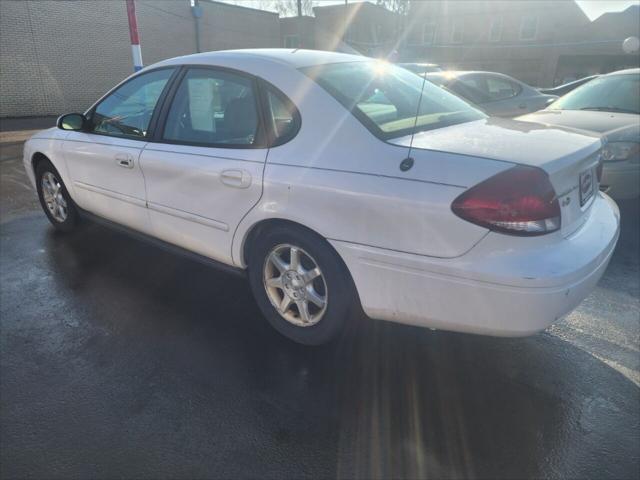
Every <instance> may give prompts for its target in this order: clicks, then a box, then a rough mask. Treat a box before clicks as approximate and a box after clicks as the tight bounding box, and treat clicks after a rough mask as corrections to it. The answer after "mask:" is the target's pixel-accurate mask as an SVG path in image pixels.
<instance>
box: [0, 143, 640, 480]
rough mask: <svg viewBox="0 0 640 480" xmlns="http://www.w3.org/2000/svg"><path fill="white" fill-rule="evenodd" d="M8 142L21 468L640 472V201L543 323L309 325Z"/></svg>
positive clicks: (1, 462)
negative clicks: (274, 315)
mask: <svg viewBox="0 0 640 480" xmlns="http://www.w3.org/2000/svg"><path fill="white" fill-rule="evenodd" d="M20 156H21V145H20V144H19V143H18V142H14V143H6V144H5V146H4V147H3V149H2V160H1V161H0V198H1V201H0V326H1V328H0V426H1V428H0V447H1V448H0V468H1V471H0V474H1V476H2V477H3V478H16V477H20V478H27V477H28V478H61V477H64V478H70V477H73V478H87V477H92V478H116V477H125V478H159V477H167V478H202V477H224V478H236V477H254V478H255V477H260V478H283V477H286V478H320V477H342V478H354V477H356V478H372V477H381V478H392V477H393V478H401V477H408V478H416V477H429V478H454V477H469V478H482V477H485V478H486V477H492V478H523V477H527V478H532V477H573V478H598V479H602V478H616V479H617V478H637V477H638V474H639V472H640V457H639V455H640V388H639V385H640V353H639V348H640V262H639V250H640V234H639V233H640V231H639V230H640V225H639V222H640V208H639V205H638V202H626V203H624V204H621V209H622V221H623V223H622V226H623V231H622V236H621V239H620V242H619V245H618V248H617V250H616V253H615V255H614V257H613V260H612V262H611V264H610V266H609V268H608V270H607V272H606V274H605V276H604V277H603V279H602V280H601V282H600V284H599V285H598V287H597V289H596V290H595V291H594V292H593V294H592V295H591V296H590V297H589V298H587V300H585V302H584V303H583V304H582V305H581V306H580V307H579V308H578V310H576V311H575V312H574V313H572V314H571V315H570V316H569V317H568V318H567V319H565V320H563V321H562V322H561V323H559V324H558V325H555V326H553V327H552V328H550V329H549V330H548V331H546V332H543V333H541V334H538V335H536V336H533V337H529V338H524V339H496V338H488V337H479V336H472V335H463V334H453V333H446V332H438V331H430V330H425V329H418V328H412V327H406V326H400V325H393V324H390V323H385V322H378V321H367V320H364V319H363V320H362V321H359V322H356V323H354V325H352V327H351V328H350V329H349V332H348V333H347V334H346V335H345V336H344V337H343V338H342V339H341V340H340V341H339V342H336V343H334V344H331V345H328V346H326V347H322V348H308V347H301V346H297V345H294V344H292V343H290V342H288V341H287V340H285V339H283V338H281V337H279V336H278V334H276V333H275V332H274V331H272V330H271V328H270V327H269V326H268V325H267V324H266V322H265V321H264V320H263V319H262V318H261V316H260V313H259V311H258V309H257V307H256V305H255V304H254V302H253V300H252V297H251V294H250V292H249V290H248V287H247V285H246V283H245V281H244V280H243V279H241V278H236V277H234V276H229V275H228V274H224V273H220V272H217V271H215V270H212V269H210V268H208V267H205V266H203V265H200V264H198V263H194V262H192V261H190V260H186V259H184V258H180V257H176V256H174V255H172V254H170V253H167V252H165V251H163V250H160V249H158V248H156V247H153V246H149V245H147V244H144V243H141V242H140V241H138V240H134V239H131V238H129V237H126V236H124V235H122V234H120V233H115V232H112V231H110V230H107V229H105V228H103V227H100V226H98V225H92V224H88V225H85V226H84V227H83V228H81V229H80V230H79V231H77V232H75V233H73V234H71V235H59V234H57V233H55V232H54V231H53V228H52V227H51V226H50V225H49V223H48V222H47V220H46V218H45V216H44V214H43V213H41V212H40V210H39V206H38V204H37V201H36V197H35V193H34V192H33V191H32V190H31V188H30V186H29V185H28V183H27V179H26V176H25V175H24V172H23V171H22V164H21V159H20Z"/></svg>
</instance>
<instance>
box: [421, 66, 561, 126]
mask: <svg viewBox="0 0 640 480" xmlns="http://www.w3.org/2000/svg"><path fill="white" fill-rule="evenodd" d="M426 78H427V80H429V81H431V82H432V83H435V84H436V85H440V86H441V87H445V88H447V89H448V90H450V91H452V92H453V93H455V94H457V95H460V96H461V97H463V98H465V99H467V100H468V101H470V102H471V103H473V104H475V105H477V106H479V107H480V108H481V109H482V110H484V111H485V112H486V113H487V114H489V115H491V116H496V117H515V116H518V115H522V114H524V113H529V112H535V111H536V110H540V109H541V108H545V107H546V106H547V105H549V104H550V103H551V102H553V101H554V100H555V99H556V98H558V97H556V96H554V95H546V94H543V93H541V92H539V91H538V90H536V89H535V88H533V87H530V86H529V85H527V84H526V83H522V82H520V81H519V80H516V79H515V78H512V77H509V76H508V75H503V74H502V73H493V72H461V71H446V72H435V73H428V74H427V75H426Z"/></svg>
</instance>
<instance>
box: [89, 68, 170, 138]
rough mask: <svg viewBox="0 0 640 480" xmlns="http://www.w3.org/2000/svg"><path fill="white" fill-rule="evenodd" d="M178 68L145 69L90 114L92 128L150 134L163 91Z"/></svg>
mask: <svg viewBox="0 0 640 480" xmlns="http://www.w3.org/2000/svg"><path fill="white" fill-rule="evenodd" d="M174 70H175V69H173V68H163V69H158V70H154V71H150V72H148V73H142V74H140V75H138V76H137V77H134V78H132V79H131V80H129V81H127V82H126V83H124V84H122V85H121V86H120V87H118V88H117V89H116V90H114V91H113V92H111V93H110V94H109V95H107V96H106V97H105V98H104V99H102V100H101V101H100V103H99V104H98V105H97V106H96V107H95V108H94V110H93V112H92V113H91V114H90V126H89V131H90V132H92V133H99V134H102V135H110V136H114V137H126V138H134V139H135V138H140V139H143V138H146V137H147V134H148V128H149V123H150V122H151V117H152V116H153V112H154V110H155V108H156V104H157V103H158V99H159V98H160V95H162V91H163V90H164V89H165V87H166V86H167V82H168V81H169V79H170V78H171V75H172V74H173V72H174Z"/></svg>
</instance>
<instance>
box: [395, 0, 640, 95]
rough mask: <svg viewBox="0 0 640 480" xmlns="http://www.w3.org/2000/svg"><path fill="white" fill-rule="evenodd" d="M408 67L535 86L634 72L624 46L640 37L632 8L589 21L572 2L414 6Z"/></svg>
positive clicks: (634, 59) (439, 1)
mask: <svg viewBox="0 0 640 480" xmlns="http://www.w3.org/2000/svg"><path fill="white" fill-rule="evenodd" d="M404 31H405V32H406V36H405V38H404V41H403V46H402V48H401V53H402V56H403V58H404V59H405V60H407V61H430V62H435V63H440V64H443V65H445V66H447V67H449V68H453V69H459V70H490V71H496V72H501V73H506V74H508V75H512V76H514V77H516V78H518V79H520V80H522V81H524V82H527V83H530V84H532V85H537V86H548V85H553V84H558V83H560V82H562V81H563V80H564V79H565V78H572V77H575V78H579V77H580V76H584V75H587V74H591V73H605V72H608V71H613V70H616V69H620V68H626V67H629V66H637V65H638V55H637V53H636V54H635V55H629V54H626V55H625V54H624V52H623V51H622V42H623V40H624V39H625V38H627V37H629V36H640V15H639V14H638V7H637V6H635V7H630V8H629V9H627V10H626V11H624V12H618V13H607V14H605V15H603V16H602V17H600V18H599V19H597V20H595V21H594V22H591V21H589V19H588V18H587V16H586V15H585V14H584V12H583V11H582V9H581V8H580V7H579V6H578V5H577V4H576V3H575V1H574V0H555V1H554V2H548V1H544V0H542V1H541V0H519V1H517V2H514V1H509V0H494V1H490V2H487V1H482V0H466V1H456V0H433V1H429V2H412V3H411V4H410V11H409V15H408V18H407V25H406V27H405V29H404Z"/></svg>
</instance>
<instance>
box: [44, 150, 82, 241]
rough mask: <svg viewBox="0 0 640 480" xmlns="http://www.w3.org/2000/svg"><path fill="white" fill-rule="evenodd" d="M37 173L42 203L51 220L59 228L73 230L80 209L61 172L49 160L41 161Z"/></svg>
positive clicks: (65, 230) (64, 230)
mask: <svg viewBox="0 0 640 480" xmlns="http://www.w3.org/2000/svg"><path fill="white" fill-rule="evenodd" d="M35 173H36V187H37V190H38V198H39V199H40V205H41V206H42V210H44V213H45V214H46V215H47V218H48V219H49V221H50V222H51V223H52V225H53V226H54V227H55V228H56V229H57V230H60V231H63V232H68V231H71V230H73V228H74V227H75V226H76V224H77V223H78V211H77V209H76V206H75V204H74V203H73V200H71V197H70V196H69V192H67V189H66V187H65V186H64V183H63V182H62V179H61V178H60V174H59V173H58V171H57V170H56V169H55V167H54V166H53V165H52V164H51V162H49V161H48V160H43V161H41V162H40V163H39V164H38V166H37V167H36V172H35Z"/></svg>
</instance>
